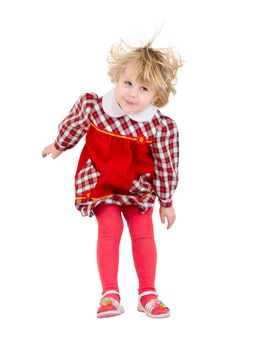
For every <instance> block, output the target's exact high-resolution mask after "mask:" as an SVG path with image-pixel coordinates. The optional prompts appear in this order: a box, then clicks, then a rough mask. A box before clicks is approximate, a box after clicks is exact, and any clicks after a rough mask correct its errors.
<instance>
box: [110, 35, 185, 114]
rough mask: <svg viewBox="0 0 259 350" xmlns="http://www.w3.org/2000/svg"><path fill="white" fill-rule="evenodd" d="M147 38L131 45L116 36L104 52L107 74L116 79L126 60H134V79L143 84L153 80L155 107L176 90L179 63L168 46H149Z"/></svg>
mask: <svg viewBox="0 0 259 350" xmlns="http://www.w3.org/2000/svg"><path fill="white" fill-rule="evenodd" d="M155 38H156V36H155V37H153V38H152V39H151V40H149V41H148V43H147V44H146V45H144V46H143V47H133V46H130V45H128V44H127V43H125V41H124V40H122V39H121V40H120V42H119V43H118V44H117V45H113V46H112V47H111V49H110V52H109V55H108V59H107V61H108V75H109V76H110V77H111V81H112V82H113V83H116V82H117V81H118V80H119V78H120V76H121V74H122V73H123V72H124V71H125V69H126V66H127V64H128V63H131V62H133V63H135V64H136V70H137V71H136V79H137V80H138V81H140V82H142V83H145V84H150V83H151V84H154V86H155V88H156V90H157V93H158V97H157V98H156V100H155V101H154V103H155V105H156V106H157V107H163V106H165V105H166V104H167V103H168V100H169V95H170V93H171V92H172V93H173V94H174V95H175V94H176V89H175V85H176V83H177V78H176V74H177V70H178V68H180V67H182V66H183V60H182V59H181V57H180V55H179V53H177V52H176V51H173V49H172V48H171V47H169V48H162V49H161V48H160V49H153V48H152V47H151V45H152V43H153V41H154V39H155Z"/></svg>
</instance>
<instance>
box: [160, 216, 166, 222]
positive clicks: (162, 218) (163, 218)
mask: <svg viewBox="0 0 259 350" xmlns="http://www.w3.org/2000/svg"><path fill="white" fill-rule="evenodd" d="M160 219H161V221H162V223H163V224H164V223H165V215H162V214H160Z"/></svg>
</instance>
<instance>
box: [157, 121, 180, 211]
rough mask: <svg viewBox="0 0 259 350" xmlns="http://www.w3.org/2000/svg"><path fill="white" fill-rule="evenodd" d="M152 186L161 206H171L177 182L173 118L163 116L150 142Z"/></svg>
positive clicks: (175, 133)
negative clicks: (152, 159) (153, 174)
mask: <svg viewBox="0 0 259 350" xmlns="http://www.w3.org/2000/svg"><path fill="white" fill-rule="evenodd" d="M152 153H153V157H154V168H155V176H154V181H153V184H154V187H155V190H156V194H157V196H158V199H159V202H160V204H161V206H163V207H171V206H172V204H173V193H174V191H175V189H176V187H177V184H178V163H179V134H178V129H177V125H176V123H175V121H174V120H172V119H170V118H169V117H164V118H163V122H162V124H161V125H160V126H159V128H158V131H157V133H156V136H155V138H154V140H153V144H152Z"/></svg>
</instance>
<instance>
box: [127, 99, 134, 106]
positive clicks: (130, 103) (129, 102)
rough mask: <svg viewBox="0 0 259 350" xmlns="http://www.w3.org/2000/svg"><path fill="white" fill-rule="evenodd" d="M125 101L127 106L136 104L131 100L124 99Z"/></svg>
mask: <svg viewBox="0 0 259 350" xmlns="http://www.w3.org/2000/svg"><path fill="white" fill-rule="evenodd" d="M125 102H126V103H127V104H128V105H129V106H135V105H136V103H135V102H131V101H127V100H125Z"/></svg>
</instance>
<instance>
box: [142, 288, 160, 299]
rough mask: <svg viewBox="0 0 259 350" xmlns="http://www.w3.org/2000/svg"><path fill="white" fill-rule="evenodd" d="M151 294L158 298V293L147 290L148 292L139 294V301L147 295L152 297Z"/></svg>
mask: <svg viewBox="0 0 259 350" xmlns="http://www.w3.org/2000/svg"><path fill="white" fill-rule="evenodd" d="M150 294H153V295H156V296H158V294H157V292H155V291H154V290H147V291H145V292H143V293H140V294H139V296H138V297H139V300H140V299H141V298H142V297H144V296H145V295H150Z"/></svg>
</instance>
